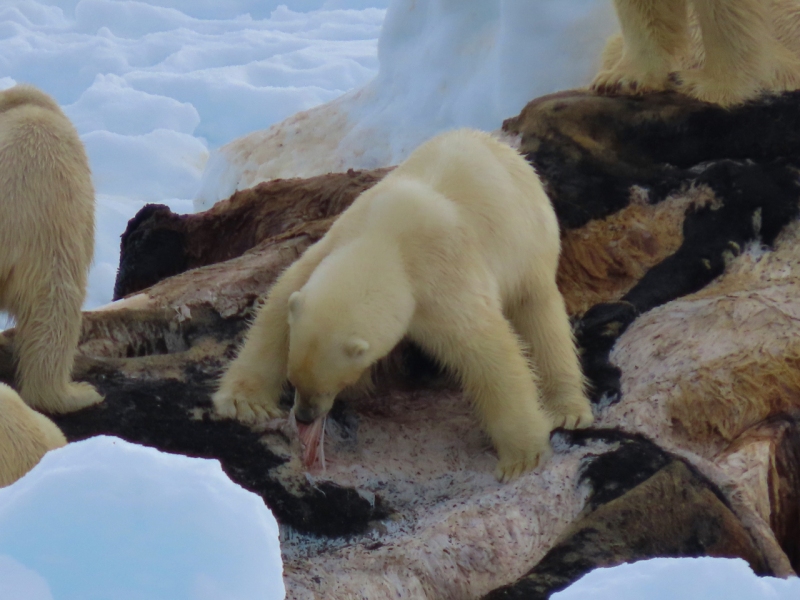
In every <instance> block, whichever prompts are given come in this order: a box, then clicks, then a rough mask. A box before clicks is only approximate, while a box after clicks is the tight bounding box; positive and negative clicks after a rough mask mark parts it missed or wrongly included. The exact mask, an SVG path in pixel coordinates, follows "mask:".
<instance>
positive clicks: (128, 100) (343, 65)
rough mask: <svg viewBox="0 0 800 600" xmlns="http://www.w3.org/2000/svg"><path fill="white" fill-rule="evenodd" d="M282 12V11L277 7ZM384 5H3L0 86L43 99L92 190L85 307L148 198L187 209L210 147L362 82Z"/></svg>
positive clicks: (168, 0) (275, 1) (291, 1)
mask: <svg viewBox="0 0 800 600" xmlns="http://www.w3.org/2000/svg"><path fill="white" fill-rule="evenodd" d="M287 5H288V7H289V8H287ZM386 6H388V0H280V1H279V0H226V1H225V2H219V1H217V0H142V1H128V0H50V1H43V0H3V1H2V2H0V89H6V88H8V87H11V86H12V85H14V84H15V83H17V82H20V83H23V82H24V83H32V84H34V85H36V86H38V87H40V88H41V89H43V90H44V91H45V92H47V93H48V94H50V95H51V96H53V97H54V98H55V99H56V100H57V101H58V102H59V104H61V106H62V108H63V109H64V111H65V112H66V114H67V115H68V116H69V117H70V118H71V119H72V120H73V122H74V123H75V126H76V127H77V129H78V132H79V133H80V135H81V138H82V140H83V141H84V143H85V144H86V147H87V151H88V154H89V160H90V163H91V167H92V171H93V175H94V181H95V187H96V190H97V201H98V207H97V239H96V251H95V262H94V267H93V269H92V272H91V273H90V277H89V289H88V294H87V299H86V303H85V308H87V309H91V308H94V307H98V306H102V305H104V304H107V303H108V302H109V301H110V300H111V295H112V290H113V285H114V278H115V276H116V270H117V264H118V258H119V236H120V235H121V234H122V232H123V231H124V230H125V227H126V225H127V221H128V219H130V218H132V217H133V216H134V214H136V212H137V211H138V210H139V209H140V208H141V207H142V206H143V205H144V204H145V203H147V202H158V203H163V204H167V205H169V206H170V207H171V208H173V210H176V211H177V212H183V213H185V212H192V210H193V202H192V200H193V198H194V197H195V196H196V194H197V191H198V189H199V185H200V179H201V175H202V173H203V168H204V166H205V164H206V161H207V159H208V153H209V150H213V149H215V148H217V147H219V146H220V145H221V144H224V143H226V142H229V141H230V140H232V139H234V138H236V137H237V136H241V135H244V134H246V133H248V132H251V131H253V130H256V129H260V128H264V127H268V126H270V125H272V124H274V123H276V122H279V121H281V120H282V119H285V118H286V117H288V116H290V115H292V114H294V113H295V112H297V111H298V110H304V109H308V108H311V107H313V106H316V105H319V104H321V103H324V102H327V101H329V100H332V99H333V98H336V97H337V96H340V95H341V94H342V93H344V92H346V91H347V90H350V89H351V88H353V87H357V86H360V85H363V84H365V83H366V82H368V81H369V80H370V79H372V78H373V77H374V75H375V74H376V72H377V66H378V61H377V39H378V34H379V31H380V27H381V24H382V22H383V18H384V14H385V9H386Z"/></svg>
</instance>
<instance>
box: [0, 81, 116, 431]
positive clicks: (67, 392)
mask: <svg viewBox="0 0 800 600" xmlns="http://www.w3.org/2000/svg"><path fill="white" fill-rule="evenodd" d="M0 244H2V252H0V309H2V310H7V311H8V312H10V313H11V314H12V315H14V317H15V318H16V321H17V327H16V334H15V339H14V348H15V350H14V353H15V357H16V360H17V362H18V366H17V378H18V384H19V388H20V395H21V396H22V398H23V399H24V400H25V402H27V403H28V404H29V405H30V406H32V407H33V408H36V409H38V410H42V411H45V412H50V413H61V412H68V411H73V410H78V409H79V408H83V407H85V406H89V405H91V404H95V403H97V402H100V401H101V400H102V399H103V398H102V396H100V394H98V393H97V391H96V390H95V389H94V388H93V387H92V386H90V385H89V384H87V383H72V382H71V381H70V374H71V370H72V365H73V360H74V356H75V349H76V347H77V344H78V337H79V335H80V329H81V305H82V304H83V299H84V296H85V294H86V279H87V276H88V270H89V265H90V263H91V261H92V254H93V249H94V189H93V187H92V180H91V174H90V172H89V163H88V160H87V158H86V152H85V151H84V148H83V144H81V141H80V139H79V138H78V133H77V132H76V131H75V128H74V127H73V126H72V124H71V123H70V122H69V119H67V117H66V116H65V115H64V113H62V112H61V110H60V109H59V108H58V105H57V104H56V103H55V101H54V100H53V99H52V98H50V97H49V96H47V95H46V94H44V93H43V92H41V91H39V90H37V89H36V88H34V87H31V86H25V85H18V86H16V87H13V88H10V89H8V90H5V91H3V92H0ZM0 417H2V415H0Z"/></svg>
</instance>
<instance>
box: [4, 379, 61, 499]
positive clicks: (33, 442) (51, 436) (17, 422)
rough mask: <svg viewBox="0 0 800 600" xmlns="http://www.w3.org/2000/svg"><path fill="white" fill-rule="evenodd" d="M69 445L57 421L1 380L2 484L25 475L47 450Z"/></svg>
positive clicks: (12, 481) (8, 483)
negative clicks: (29, 405)
mask: <svg viewBox="0 0 800 600" xmlns="http://www.w3.org/2000/svg"><path fill="white" fill-rule="evenodd" d="M66 445H67V440H66V439H65V438H64V434H63V433H61V430H60V429H59V428H58V427H56V425H55V423H53V422H52V421H51V420H50V419H48V418H47V417H45V416H44V415H40V414H39V413H37V412H36V411H35V410H33V409H32V408H30V407H28V406H27V405H26V404H25V403H24V402H23V401H22V398H20V397H19V395H18V394H17V392H15V391H14V390H12V389H11V388H10V387H8V386H7V385H6V384H4V383H0V487H5V486H7V485H11V484H12V483H14V482H15V481H16V480H17V479H19V478H20V477H22V476H23V475H25V473H27V472H28V471H30V470H31V469H32V468H33V467H34V466H35V465H36V463H38V462H39V461H40V460H41V458H42V456H44V455H45V452H47V451H48V450H53V449H55V448H61V447H62V446H66Z"/></svg>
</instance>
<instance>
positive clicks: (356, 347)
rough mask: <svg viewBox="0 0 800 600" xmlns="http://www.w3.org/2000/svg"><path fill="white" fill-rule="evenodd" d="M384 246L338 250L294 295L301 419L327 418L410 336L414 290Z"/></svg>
mask: <svg viewBox="0 0 800 600" xmlns="http://www.w3.org/2000/svg"><path fill="white" fill-rule="evenodd" d="M383 245H384V244H380V243H379V244H377V245H376V246H372V245H371V244H368V243H366V244H365V243H359V244H351V246H352V247H347V248H344V249H342V251H338V252H335V253H333V254H332V255H330V256H328V257H327V258H326V259H325V260H324V261H322V263H320V265H319V266H318V267H317V269H316V270H315V271H314V273H313V274H312V275H311V277H310V278H309V280H308V282H307V283H306V285H305V286H303V288H302V289H300V290H299V291H297V292H294V293H293V294H292V295H291V297H290V298H289V307H288V308H289V310H288V315H289V317H288V320H289V357H288V365H287V374H288V378H289V381H290V382H291V383H292V385H294V387H295V390H296V393H295V405H294V410H295V417H296V418H297V420H298V421H301V422H305V423H309V422H311V421H314V420H316V419H318V418H321V417H323V416H325V415H326V414H327V412H328V411H329V410H330V409H331V407H332V406H333V401H334V399H335V398H336V396H337V394H338V393H339V392H341V391H342V390H343V389H344V388H346V387H349V386H351V385H353V384H355V383H356V382H357V381H358V380H359V379H360V378H361V376H362V375H363V374H364V373H365V371H366V370H367V369H369V368H370V367H371V366H372V365H373V364H374V363H375V362H376V361H378V360H379V359H381V358H383V357H384V356H386V355H387V354H388V353H389V352H390V351H391V350H392V348H394V347H395V346H396V345H397V343H398V342H399V341H400V340H401V339H402V338H403V336H404V335H405V334H406V331H407V329H408V325H409V323H410V321H411V317H412V315H413V312H414V298H413V294H412V291H411V289H410V285H409V284H408V281H407V279H406V277H405V274H404V270H403V268H402V265H399V264H396V262H394V261H393V260H392V259H396V257H393V256H387V254H391V253H390V252H389V251H388V250H387V249H386V248H382V247H381V246H383Z"/></svg>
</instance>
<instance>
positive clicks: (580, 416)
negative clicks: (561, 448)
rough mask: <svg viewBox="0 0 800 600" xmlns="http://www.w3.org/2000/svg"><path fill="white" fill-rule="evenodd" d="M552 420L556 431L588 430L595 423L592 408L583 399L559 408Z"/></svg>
mask: <svg viewBox="0 0 800 600" xmlns="http://www.w3.org/2000/svg"><path fill="white" fill-rule="evenodd" d="M550 418H551V419H552V421H553V428H554V429H586V428H587V427H589V426H590V425H591V424H592V423H594V415H593V414H592V406H591V405H590V404H589V402H588V401H587V400H583V399H582V400H581V401H575V402H571V403H569V404H565V405H563V406H559V407H558V408H557V409H556V410H554V411H553V412H552V413H551V415H550Z"/></svg>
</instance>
